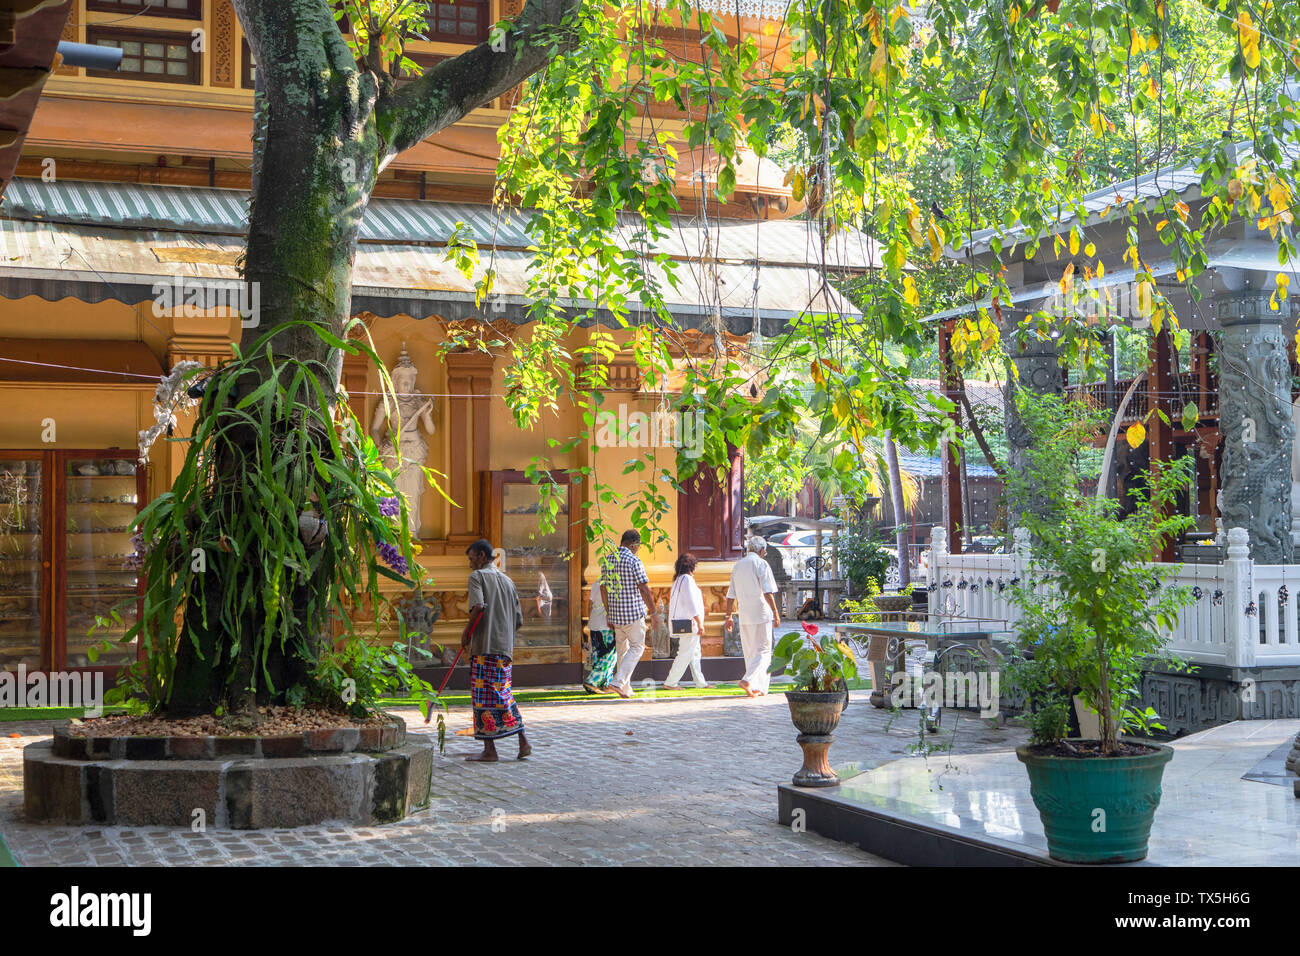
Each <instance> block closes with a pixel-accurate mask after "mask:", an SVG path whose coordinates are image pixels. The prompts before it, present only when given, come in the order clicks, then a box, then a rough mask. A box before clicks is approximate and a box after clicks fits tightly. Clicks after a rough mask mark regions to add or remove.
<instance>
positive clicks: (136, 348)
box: [0, 339, 163, 392]
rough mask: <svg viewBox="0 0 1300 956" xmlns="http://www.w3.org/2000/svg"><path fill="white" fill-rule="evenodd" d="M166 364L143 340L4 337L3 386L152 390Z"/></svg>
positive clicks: (0, 346) (0, 345)
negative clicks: (66, 385)
mask: <svg viewBox="0 0 1300 956" xmlns="http://www.w3.org/2000/svg"><path fill="white" fill-rule="evenodd" d="M162 373H163V371H162V366H160V365H159V364H158V359H157V358H156V357H155V356H154V354H153V352H151V351H150V350H149V346H147V345H145V344H144V343H143V342H125V341H104V340H98V339H93V340H92V339H0V385H4V384H10V383H21V384H33V383H35V384H44V385H50V384H56V383H65V382H75V383H76V384H78V385H120V386H124V387H127V388H140V389H147V390H148V391H151V392H152V391H153V390H154V389H155V388H156V387H157V386H158V379H159V377H160V376H161V375H162Z"/></svg>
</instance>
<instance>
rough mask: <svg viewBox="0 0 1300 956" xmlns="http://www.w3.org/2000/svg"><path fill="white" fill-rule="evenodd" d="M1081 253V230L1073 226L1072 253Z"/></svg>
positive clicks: (1071, 235)
mask: <svg viewBox="0 0 1300 956" xmlns="http://www.w3.org/2000/svg"><path fill="white" fill-rule="evenodd" d="M1078 254H1079V230H1078V229H1075V228H1073V227H1071V229H1070V255H1072V256H1077V255H1078Z"/></svg>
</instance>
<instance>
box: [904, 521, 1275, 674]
mask: <svg viewBox="0 0 1300 956" xmlns="http://www.w3.org/2000/svg"><path fill="white" fill-rule="evenodd" d="M947 544H948V541H947V534H946V533H945V532H944V530H943V529H942V528H935V529H933V531H932V533H931V537H930V566H929V572H928V580H929V584H930V611H931V612H932V613H935V614H942V615H945V616H949V615H951V616H958V617H965V618H986V619H992V620H994V621H1006V623H1007V626H1008V627H1009V628H1014V627H1015V624H1016V622H1018V621H1019V620H1020V611H1019V609H1018V608H1017V607H1016V606H1015V605H1014V604H1013V603H1012V602H1011V586H1012V582H1013V581H1017V580H1019V581H1020V583H1022V584H1023V583H1024V578H1025V577H1026V575H1027V573H1028V568H1029V537H1028V533H1027V532H1026V531H1025V530H1024V529H1022V528H1020V529H1016V533H1015V547H1014V548H1013V550H1012V552H1011V553H1010V554H950V553H949V552H948V547H947ZM1150 567H1151V570H1152V573H1153V574H1156V573H1158V574H1159V577H1160V579H1161V580H1162V581H1164V582H1165V583H1167V584H1182V585H1186V586H1187V587H1188V588H1189V589H1191V591H1192V596H1193V601H1192V603H1191V604H1189V605H1188V606H1186V607H1184V608H1183V610H1182V612H1181V613H1180V615H1179V617H1178V622H1177V624H1176V625H1175V626H1174V628H1173V630H1172V632H1171V633H1170V635H1169V644H1168V650H1169V652H1170V653H1171V654H1173V655H1174V656H1176V657H1180V658H1182V659H1184V660H1186V661H1189V662H1192V663H1200V664H1222V665H1224V666H1227V667H1282V666H1294V665H1298V664H1300V565H1296V564H1287V565H1263V564H1261V565H1256V564H1254V563H1253V562H1252V561H1251V560H1250V552H1249V547H1248V538H1247V535H1246V532H1245V530H1243V529H1241V528H1233V529H1231V530H1230V531H1229V532H1228V547H1227V554H1226V558H1225V560H1224V562H1223V563H1222V564H1186V565H1182V566H1180V567H1177V568H1175V569H1173V570H1171V569H1170V567H1169V565H1160V564H1152V565H1151V566H1150ZM1041 586H1046V585H1041Z"/></svg>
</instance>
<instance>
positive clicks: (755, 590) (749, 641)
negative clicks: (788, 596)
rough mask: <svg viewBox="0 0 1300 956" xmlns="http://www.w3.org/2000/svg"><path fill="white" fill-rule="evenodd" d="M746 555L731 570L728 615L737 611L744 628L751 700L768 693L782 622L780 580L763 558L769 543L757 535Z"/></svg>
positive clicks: (745, 687)
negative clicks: (775, 636) (774, 632)
mask: <svg viewBox="0 0 1300 956" xmlns="http://www.w3.org/2000/svg"><path fill="white" fill-rule="evenodd" d="M745 548H746V554H745V556H744V557H743V558H741V559H740V560H739V561H737V562H736V566H735V567H734V568H732V569H731V586H730V587H728V588H727V616H728V617H730V616H731V615H732V613H733V610H734V611H735V613H736V617H737V619H738V622H739V625H740V646H741V648H742V650H743V651H744V654H745V676H744V678H743V679H742V680H741V682H740V689H741V690H743V691H744V692H745V693H746V694H748V695H749V696H750V697H761V696H763V695H764V694H766V693H767V687H768V684H769V683H770V682H771V679H772V676H771V675H770V674H769V673H768V672H767V669H768V667H770V666H771V664H772V629H773V627H774V626H775V625H777V624H780V623H781V612H780V611H779V610H778V609H777V605H776V598H775V594H776V578H775V577H773V575H772V566H771V565H770V564H768V563H767V560H766V559H765V558H764V557H763V556H764V555H765V554H767V542H766V541H765V540H764V539H763V538H761V537H759V536H758V535H754V536H753V537H751V538H750V539H749V541H748V542H747V543H746V545H745Z"/></svg>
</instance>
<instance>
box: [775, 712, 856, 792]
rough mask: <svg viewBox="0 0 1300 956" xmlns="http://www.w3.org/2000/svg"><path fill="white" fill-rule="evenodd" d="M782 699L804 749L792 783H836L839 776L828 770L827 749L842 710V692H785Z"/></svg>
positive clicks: (816, 784)
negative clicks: (801, 762) (801, 763)
mask: <svg viewBox="0 0 1300 956" xmlns="http://www.w3.org/2000/svg"><path fill="white" fill-rule="evenodd" d="M785 700H786V703H787V704H789V706H790V719H791V720H792V721H794V726H795V729H796V730H798V731H799V736H798V737H797V738H796V739H797V740H798V743H799V746H800V747H802V748H803V766H802V767H800V768H799V770H798V772H796V773H795V775H794V785H795V786H796V787H833V786H835V785H836V784H838V783H839V782H840V778H839V775H838V774H837V773H836V772H835V771H834V770H832V769H831V765H830V760H829V757H828V751H829V750H830V747H831V743H832V742H833V741H834V740H835V737H834V736H833V733H834V731H835V728H836V727H838V726H839V723H840V714H841V713H842V712H843V709H844V693H843V692H842V691H830V692H809V691H788V692H787V693H786V695H785Z"/></svg>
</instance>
